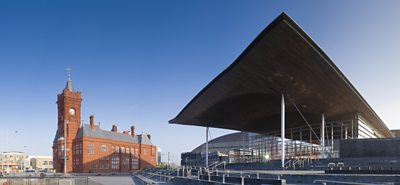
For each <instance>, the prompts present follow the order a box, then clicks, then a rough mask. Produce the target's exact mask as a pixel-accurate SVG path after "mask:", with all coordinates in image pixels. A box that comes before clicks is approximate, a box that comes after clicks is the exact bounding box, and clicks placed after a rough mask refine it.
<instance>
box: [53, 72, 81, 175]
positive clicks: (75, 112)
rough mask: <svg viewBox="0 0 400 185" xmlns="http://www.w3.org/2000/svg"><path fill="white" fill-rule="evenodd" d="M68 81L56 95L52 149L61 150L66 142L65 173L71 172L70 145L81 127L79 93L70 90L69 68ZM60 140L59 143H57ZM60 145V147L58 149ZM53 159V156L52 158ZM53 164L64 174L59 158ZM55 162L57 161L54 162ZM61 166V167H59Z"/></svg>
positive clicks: (62, 162)
mask: <svg viewBox="0 0 400 185" xmlns="http://www.w3.org/2000/svg"><path fill="white" fill-rule="evenodd" d="M67 71H68V79H67V84H66V86H65V88H64V89H63V91H62V92H61V93H60V94H58V95H57V108H58V124H57V134H56V137H57V138H56V140H55V142H54V143H53V149H54V148H57V149H58V148H63V147H64V144H63V142H60V141H61V140H64V139H65V140H66V148H67V150H66V151H67V152H66V156H67V160H66V163H67V165H66V166H67V169H66V172H67V173H69V172H72V143H73V140H74V139H75V137H76V135H77V133H78V130H79V128H80V127H81V102H82V96H81V92H79V91H74V90H73V88H72V80H71V73H70V67H69V66H68V68H67ZM59 140H60V141H59ZM59 145H61V147H58V146H59ZM53 158H54V156H53ZM53 160H54V162H55V163H57V164H60V165H57V166H56V167H55V169H56V171H58V172H64V169H63V166H64V160H63V159H62V158H61V157H58V156H56V157H55V158H54V159H53ZM56 160H57V161H56ZM61 164H62V165H61Z"/></svg>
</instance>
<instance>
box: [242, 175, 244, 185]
mask: <svg viewBox="0 0 400 185" xmlns="http://www.w3.org/2000/svg"><path fill="white" fill-rule="evenodd" d="M242 185H244V177H242Z"/></svg>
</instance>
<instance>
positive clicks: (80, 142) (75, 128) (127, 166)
mask: <svg viewBox="0 0 400 185" xmlns="http://www.w3.org/2000/svg"><path fill="white" fill-rule="evenodd" d="M68 76H69V75H68ZM81 101H82V97H81V92H77V91H74V90H73V88H72V81H71V79H70V77H68V81H67V85H66V87H65V88H64V90H63V91H62V93H61V94H58V96H57V105H58V127H57V132H56V135H55V138H54V141H53V161H54V163H53V165H54V169H55V170H56V172H64V171H65V170H64V161H65V160H64V146H65V142H66V146H67V147H66V148H67V150H66V151H67V152H66V159H67V160H66V172H67V173H70V172H74V173H91V172H96V173H108V172H131V171H135V170H140V169H144V168H150V167H154V166H155V165H156V155H157V148H156V146H155V145H153V144H152V143H151V136H150V134H140V135H138V134H136V133H135V127H134V126H132V127H131V128H130V131H123V132H122V133H121V132H118V127H117V126H116V125H113V126H112V129H111V131H108V130H103V129H101V128H100V126H99V125H95V124H94V116H90V124H81ZM64 138H66V141H65V140H64Z"/></svg>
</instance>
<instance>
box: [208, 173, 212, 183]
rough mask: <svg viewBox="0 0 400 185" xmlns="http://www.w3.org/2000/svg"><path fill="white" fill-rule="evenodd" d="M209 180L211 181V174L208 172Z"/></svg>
mask: <svg viewBox="0 0 400 185" xmlns="http://www.w3.org/2000/svg"><path fill="white" fill-rule="evenodd" d="M208 182H211V175H210V173H208Z"/></svg>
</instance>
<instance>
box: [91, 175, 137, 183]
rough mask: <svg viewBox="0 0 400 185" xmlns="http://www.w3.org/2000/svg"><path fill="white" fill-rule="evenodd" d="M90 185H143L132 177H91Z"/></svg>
mask: <svg viewBox="0 0 400 185" xmlns="http://www.w3.org/2000/svg"><path fill="white" fill-rule="evenodd" d="M89 185H141V183H138V182H134V181H133V180H132V177H131V176H115V177H114V176H90V177H89Z"/></svg>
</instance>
